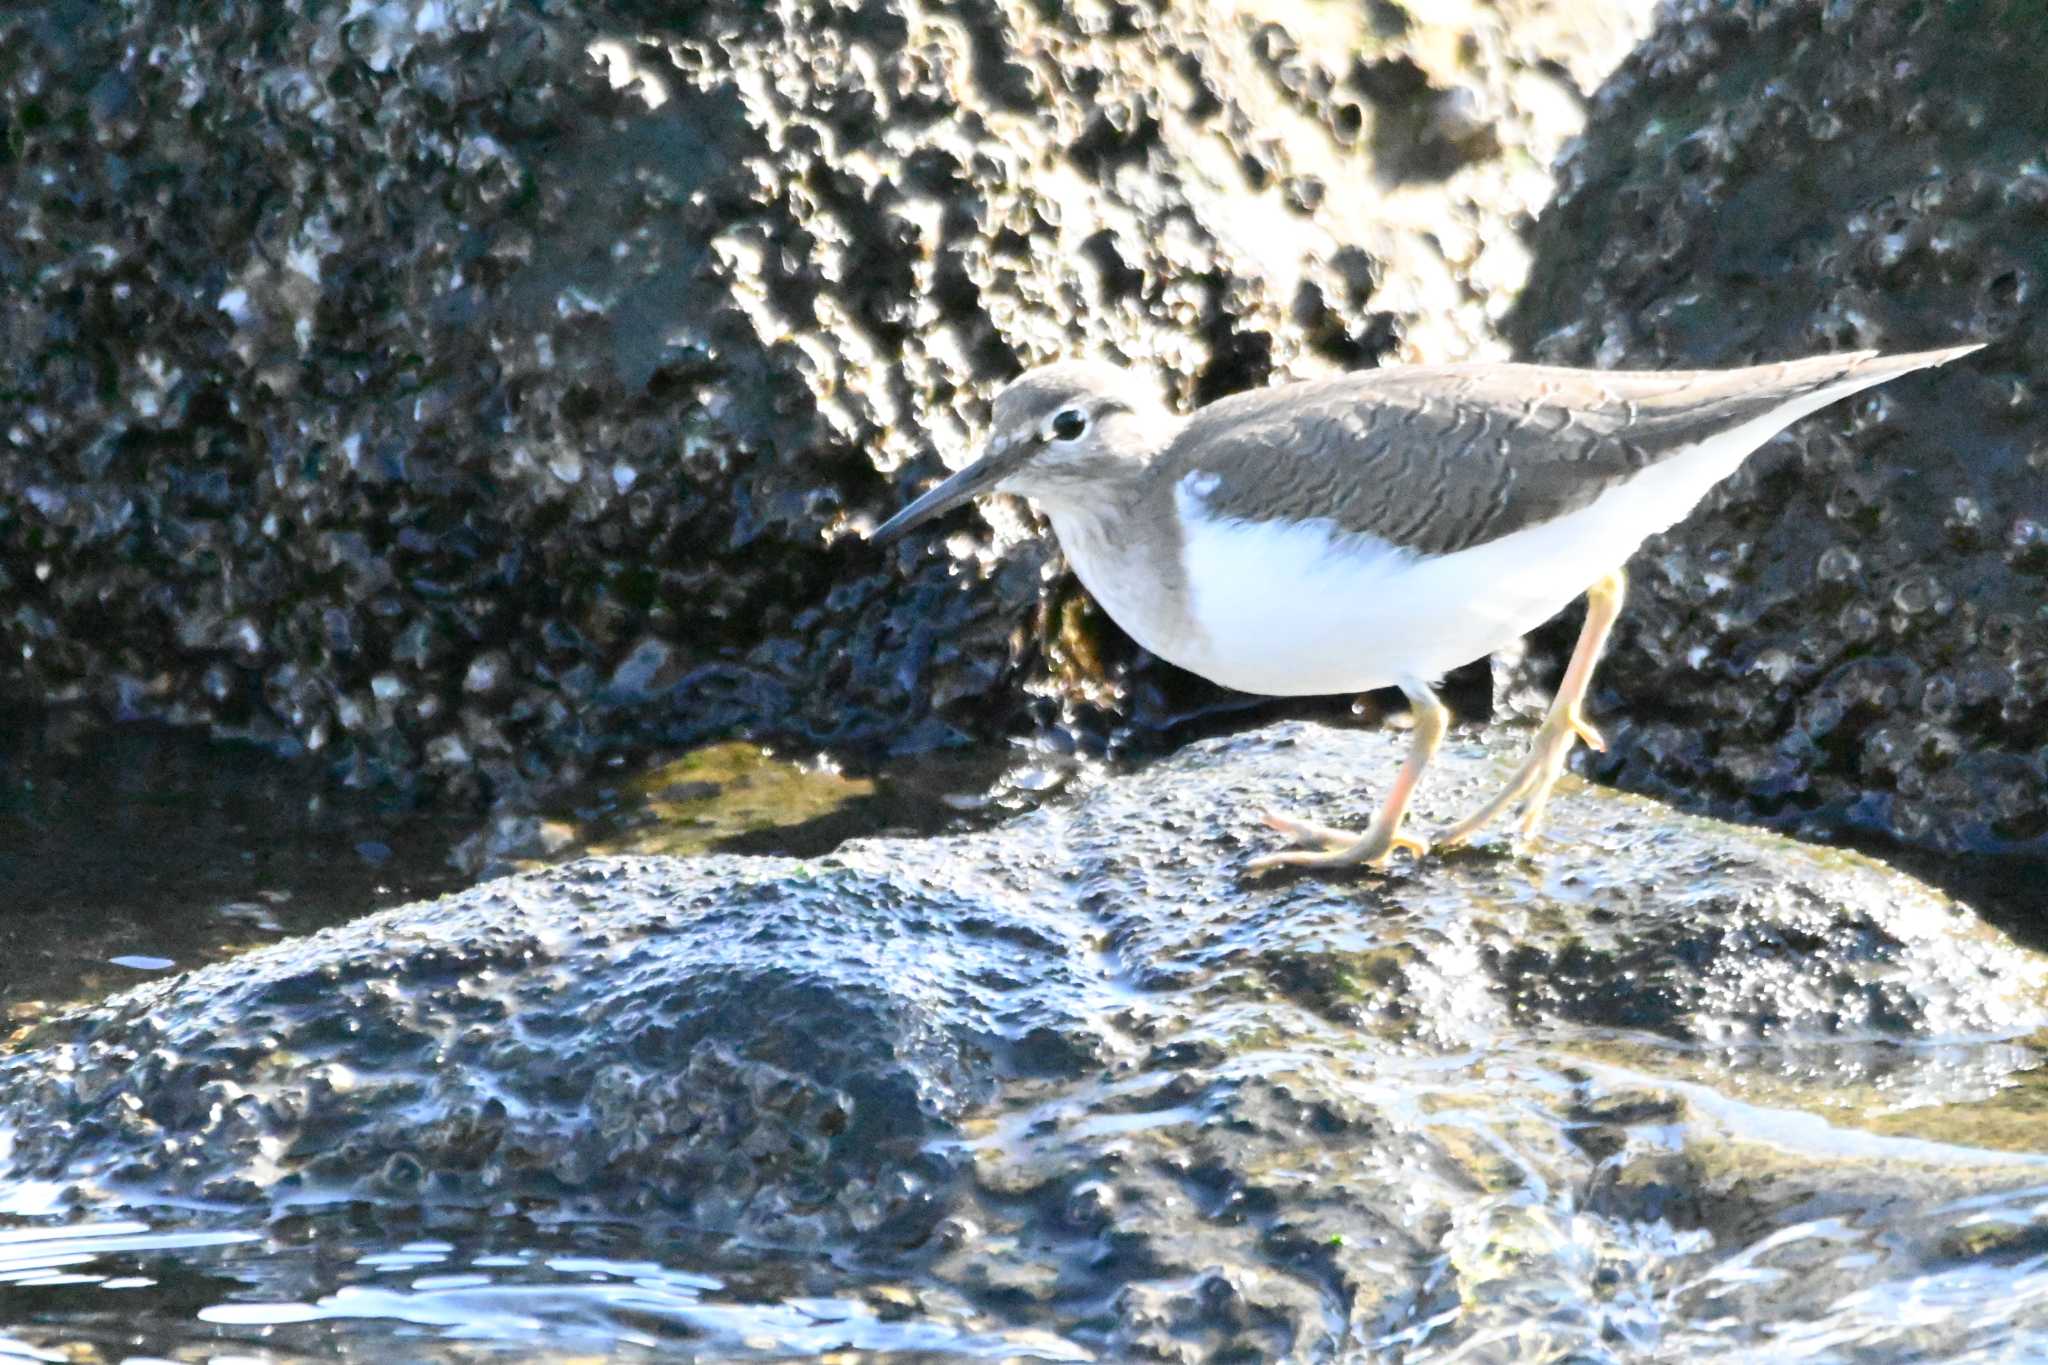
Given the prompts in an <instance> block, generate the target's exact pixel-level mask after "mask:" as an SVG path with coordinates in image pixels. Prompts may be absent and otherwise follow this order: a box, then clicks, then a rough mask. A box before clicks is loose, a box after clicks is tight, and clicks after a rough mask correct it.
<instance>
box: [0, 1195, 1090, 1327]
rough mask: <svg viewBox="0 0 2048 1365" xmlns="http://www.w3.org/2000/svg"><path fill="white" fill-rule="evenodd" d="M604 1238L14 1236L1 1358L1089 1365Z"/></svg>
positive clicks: (698, 1255)
mask: <svg viewBox="0 0 2048 1365" xmlns="http://www.w3.org/2000/svg"><path fill="white" fill-rule="evenodd" d="M619 1235H620V1236H623V1235H624V1234H619ZM595 1236H597V1234H593V1233H590V1232H588V1231H584V1232H570V1233H552V1234H551V1233H549V1232H547V1231H544V1230H541V1229H535V1228H529V1227H525V1226H523V1225H520V1224H518V1223H517V1221H516V1220H512V1221H511V1222H510V1224H509V1225H506V1226H502V1227H501V1228H500V1229H499V1230H497V1231H496V1232H484V1231H478V1230H475V1229H470V1230H465V1231H464V1232H460V1233H457V1234H456V1235H455V1236H441V1237H435V1238H423V1239H420V1240H415V1241H411V1242H406V1243H403V1244H401V1245H398V1246H395V1247H388V1248H385V1249H382V1250H377V1249H367V1248H364V1247H361V1246H357V1245H352V1242H353V1237H352V1236H351V1229H350V1228H349V1226H348V1225H347V1221H346V1217H345V1216H344V1215H334V1216H330V1217H328V1218H325V1219H324V1220H319V1221H316V1222H313V1223H309V1224H306V1225H303V1226H299V1227H297V1228H295V1229H293V1230H292V1233H291V1235H289V1236H279V1237H273V1238H265V1237H262V1236H259V1235H257V1234H253V1233H218V1234H207V1233H174V1232H162V1233H155V1232H151V1231H150V1229H149V1228H148V1226H147V1225H146V1224H143V1223H137V1222H118V1223H116V1222H101V1223H73V1224H56V1225H51V1226H46V1227H26V1228H17V1229H14V1230H12V1231H6V1232H0V1361H9V1360H14V1359H23V1360H36V1361H44V1360H47V1361H74V1362H75V1361H81V1360H97V1359H108V1360H114V1359H123V1358H126V1359H130V1360H133V1359H136V1358H138V1357H139V1356H155V1357H167V1356H171V1355H173V1354H175V1355H177V1356H178V1357H179V1358H194V1359H209V1358H210V1359H214V1360H222V1359H226V1358H230V1357H232V1358H234V1359H239V1360H248V1361H271V1360H288V1359H302V1358H307V1357H322V1358H324V1357H326V1356H328V1355H329V1354H330V1353H331V1352H332V1351H333V1350H335V1349H336V1348H337V1347H340V1346H344V1345H346V1346H347V1347H348V1349H350V1351H351V1353H352V1354H353V1353H356V1352H362V1351H364V1350H365V1349H366V1348H368V1349H372V1350H373V1349H374V1346H373V1343H374V1342H375V1341H377V1340H379V1339H384V1340H388V1341H390V1342H393V1343H398V1342H403V1343H406V1346H405V1348H404V1349H405V1351H406V1353H407V1355H408V1356H410V1357H412V1358H419V1357H420V1356H422V1355H426V1356H430V1357H434V1358H442V1357H443V1355H444V1350H443V1349H431V1348H423V1347H422V1346H421V1344H420V1343H421V1342H422V1340H423V1339H424V1340H428V1341H432V1340H438V1341H440V1342H441V1343H443V1345H444V1348H445V1353H446V1355H448V1356H461V1357H464V1358H467V1357H472V1356H475V1355H477V1354H479V1353H489V1354H495V1355H498V1356H499V1357H500V1358H507V1359H540V1358H549V1359H554V1358H562V1357H566V1356H572V1355H582V1356H584V1357H585V1358H589V1357H592V1356H596V1357H601V1358H618V1357H621V1356H624V1357H628V1358H633V1357H638V1356H640V1355H642V1354H653V1353H661V1354H665V1355H669V1356H671V1357H673V1356H674V1355H675V1354H676V1353H678V1352H687V1353H688V1354H690V1355H693V1356H709V1357H714V1358H717V1359H727V1360H746V1359H790V1358H803V1359H811V1358H816V1357H820V1356H828V1355H830V1354H831V1353H834V1352H849V1351H851V1352H860V1353H862V1356H863V1358H866V1359H876V1360H909V1359H947V1360H1047V1361H1064V1360H1088V1359H1091V1358H1092V1357H1091V1356H1090V1355H1089V1353H1088V1352H1086V1351H1083V1350H1081V1349H1080V1348H1078V1347H1076V1346H1074V1345H1072V1344H1071V1343H1069V1342H1066V1341H1063V1340H1061V1339H1059V1338H1058V1337H1056V1336H1053V1335H1051V1334H1048V1333H1044V1332H1036V1331H1018V1330H1009V1329H1003V1328H1001V1327H998V1326H996V1325H994V1324H991V1323H988V1322H986V1321H983V1320H980V1319H979V1318H978V1317H977V1316H976V1315H974V1314H973V1313H972V1312H971V1311H969V1310H966V1309H965V1308H964V1307H962V1306H959V1305H956V1304H949V1303H944V1302H937V1301H934V1299H933V1296H932V1295H931V1294H930V1293H929V1291H925V1290H914V1289H911V1288H908V1287H905V1286H900V1285H891V1284H886V1283H884V1284H872V1285H866V1286H857V1285H854V1284H853V1283H852V1281H851V1277H849V1276H846V1275H844V1274H843V1273H840V1272H838V1271H836V1270H834V1268H833V1267H831V1266H830V1265H820V1264H812V1262H815V1261H816V1259H817V1258H816V1257H815V1256H814V1255H801V1254H793V1255H791V1256H789V1257H787V1258H784V1259H783V1262H782V1263H778V1261H777V1260H776V1259H775V1258H772V1257H765V1256H764V1255H763V1254H762V1253H760V1252H758V1251H756V1252H741V1251H739V1250H737V1249H734V1248H730V1247H725V1246H721V1245H719V1244H718V1243H715V1242H706V1243H705V1244H704V1245H702V1246H697V1247H693V1248H690V1251H691V1254H692V1260H693V1262H695V1263H698V1264H717V1265H719V1266H720V1267H721V1272H722V1273H721V1274H718V1275H712V1274H704V1273H699V1272H697V1271H694V1270H685V1269H679V1268H676V1267H675V1266H674V1265H672V1264H668V1263H665V1262H662V1261H657V1260H651V1259H638V1258H631V1257H630V1256H629V1255H606V1254H599V1253H594V1252H591V1251H586V1250H578V1249H575V1247H576V1244H577V1243H578V1242H579V1241H588V1240H592V1239H593V1237H595ZM458 1239H459V1240H458ZM671 1240H672V1239H671ZM811 1281H818V1282H819V1283H820V1285H822V1284H823V1283H826V1282H830V1283H831V1284H832V1287H833V1292H811V1291H812V1290H813V1289H814V1288H815V1287H817V1286H814V1285H812V1284H811V1283H810V1282H811ZM136 1291H147V1292H140V1293H138V1292H136ZM458 1348H459V1349H458ZM195 1350H197V1351H199V1352H200V1353H199V1354H197V1355H194V1354H193V1351H195ZM214 1352H220V1353H222V1354H213V1353H214Z"/></svg>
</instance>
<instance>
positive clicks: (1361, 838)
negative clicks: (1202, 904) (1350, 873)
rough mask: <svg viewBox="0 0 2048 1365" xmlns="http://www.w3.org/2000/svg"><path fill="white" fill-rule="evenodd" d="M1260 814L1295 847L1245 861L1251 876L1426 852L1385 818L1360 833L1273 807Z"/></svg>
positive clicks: (1381, 862)
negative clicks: (1278, 812) (1291, 815)
mask: <svg viewBox="0 0 2048 1365" xmlns="http://www.w3.org/2000/svg"><path fill="white" fill-rule="evenodd" d="M1259 818H1260V819H1261V820H1263V821H1265V822H1266V824H1267V826H1268V827H1270V828H1272V829H1275V830H1277V831H1279V832H1280V833H1281V834H1284V835H1286V836H1287V841H1288V842H1289V843H1291V844H1294V845H1295V847H1294V848H1293V849H1290V850H1288V851H1287V852H1284V853H1269V854H1267V855H1266V856H1265V857H1263V858H1254V859H1252V860H1251V861H1250V862H1249V863H1247V864H1245V871H1246V872H1247V873H1249V874H1251V875H1252V876H1254V877H1256V876H1260V875H1262V874H1264V873H1267V872H1271V871H1274V870H1275V869H1277V868H1282V867H1310V868H1314V867H1373V868H1383V867H1385V866H1387V865H1388V864H1389V863H1391V862H1392V861H1393V860H1394V854H1396V853H1398V852H1406V853H1408V854H1409V855H1410V856H1411V857H1414V858H1417V859H1419V858H1421V857H1422V856H1423V855H1424V854H1426V853H1428V852H1429V845H1428V844H1426V843H1424V842H1423V841H1422V840H1420V839H1413V838H1410V837H1409V836H1408V835H1405V834H1397V833H1395V832H1394V831H1393V829H1392V828H1390V827H1389V823H1388V822H1386V821H1384V820H1382V819H1379V818H1376V819H1374V820H1373V822H1372V823H1371V824H1370V825H1367V826H1366V827H1365V832H1364V833H1363V834H1354V833H1352V832H1351V831H1350V830H1346V829H1336V828H1333V827H1331V826H1329V825H1317V824H1312V823H1310V822H1309V821H1306V820H1295V819H1291V818H1289V817H1288V816H1285V815H1276V814H1274V813H1273V812H1272V811H1264V812H1261V813H1260V816H1259Z"/></svg>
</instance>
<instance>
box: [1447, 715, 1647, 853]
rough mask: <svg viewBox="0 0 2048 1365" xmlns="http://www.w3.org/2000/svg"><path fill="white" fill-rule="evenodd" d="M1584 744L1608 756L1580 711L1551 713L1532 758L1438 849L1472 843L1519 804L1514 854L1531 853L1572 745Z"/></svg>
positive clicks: (1454, 828)
mask: <svg viewBox="0 0 2048 1365" xmlns="http://www.w3.org/2000/svg"><path fill="white" fill-rule="evenodd" d="M1581 740H1583V741H1584V742H1585V744H1586V747H1587V748H1589V749H1592V750H1594V751H1595V752H1597V753H1604V752H1606V749H1607V741H1606V740H1605V739H1603V738H1602V737H1601V735H1600V732H1599V731H1598V730H1595V729H1594V728H1593V727H1592V726H1591V725H1588V724H1587V723H1586V718H1585V717H1584V716H1582V715H1580V714H1579V708H1578V707H1576V706H1571V707H1565V708H1563V709H1561V710H1558V711H1554V712H1552V714H1551V715H1550V716H1549V717H1547V718H1546V719H1545V720H1544V722H1543V724H1542V725H1541V726H1540V727H1538V728H1537V731H1536V738H1535V739H1533V740H1531V741H1530V743H1529V756H1528V758H1527V759H1525V760H1524V761H1523V763H1522V766H1521V767H1520V768H1518V769H1517V770H1516V771H1515V775H1514V776H1513V777H1511V778H1509V779H1508V784H1507V786H1505V787H1503V788H1502V789H1501V792H1500V795H1498V796H1496V797H1494V798H1493V800H1491V801H1489V802H1487V803H1486V804H1485V805H1484V806H1481V807H1480V808H1479V809H1478V810H1476V811H1474V812H1473V813H1472V814H1470V815H1468V816H1466V817H1465V818H1464V819H1463V820H1460V821H1459V822H1458V823H1457V824H1455V825H1453V826H1452V827H1451V828H1450V829H1449V830H1446V831H1445V832H1444V833H1443V835H1442V836H1440V837H1439V838H1438V839H1437V841H1436V846H1437V849H1438V850H1439V851H1442V850H1444V849H1451V848H1457V847H1458V846H1459V845H1461V844H1464V843H1467V842H1469V841H1470V840H1471V838H1472V836H1473V835H1475V834H1477V833H1479V831H1480V830H1482V829H1485V828H1486V827H1487V826H1488V825H1490V824H1492V823H1493V822H1494V821H1495V820H1497V819H1499V818H1500V816H1501V814H1502V812H1504V811H1506V810H1507V809H1508V808H1509V807H1510V806H1513V805H1514V804H1515V803H1516V802H1518V801H1519V802H1523V803H1524V804H1523V809H1522V820H1521V829H1520V832H1519V834H1518V835H1517V837H1516V839H1515V849H1516V851H1517V852H1518V853H1520V852H1526V851H1528V850H1529V849H1530V848H1531V847H1532V846H1533V845H1534V842H1535V839H1536V831H1537V830H1538V829H1539V828H1540V827H1541V826H1542V824H1543V811H1544V807H1546V806H1547V805H1549V803H1550V793H1551V789H1552V788H1554V787H1556V786H1557V780H1558V778H1560V777H1562V776H1564V770H1565V760H1567V759H1568V758H1570V757H1571V752H1572V745H1573V744H1574V743H1577V742H1579V741H1581Z"/></svg>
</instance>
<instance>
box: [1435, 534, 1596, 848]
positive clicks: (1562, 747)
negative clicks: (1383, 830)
mask: <svg viewBox="0 0 2048 1365" xmlns="http://www.w3.org/2000/svg"><path fill="white" fill-rule="evenodd" d="M1627 587H1628V580H1627V578H1626V577H1624V576H1623V574H1622V572H1621V570H1619V569H1616V570H1615V571H1614V572H1613V573H1611V574H1608V575H1607V576H1606V577H1605V578H1602V579H1601V580H1600V581H1599V582H1597V583H1595V584H1594V585H1593V586H1592V587H1590V588H1588V589H1587V590H1586V624H1585V627H1584V628H1583V629H1581V630H1580V631H1579V644H1578V647H1577V648H1576V649H1574V650H1573V651H1572V661H1571V665H1570V666H1569V667H1568V668H1566V669H1565V671H1564V681H1563V682H1561V683H1559V684H1558V686H1557V696H1556V698H1554V699H1553V700H1552V701H1551V703H1550V714H1549V715H1547V716H1545V717H1544V718H1543V724H1542V725H1541V726H1540V727H1538V729H1537V731H1536V738H1535V739H1534V740H1533V741H1532V742H1531V743H1530V745H1529V757H1528V759H1527V761H1525V762H1524V763H1523V764H1522V766H1521V768H1520V770H1519V771H1517V772H1516V773H1515V775H1514V777H1512V778H1510V779H1509V781H1508V785H1507V786H1506V787H1505V788H1503V789H1502V791H1501V793H1500V795H1499V796H1496V797H1494V798H1493V800H1491V801H1489V802H1487V803H1486V804H1485V805H1484V806H1482V807H1480V808H1479V809H1478V810H1476V811H1474V812H1473V813H1472V814H1471V815H1469V816H1467V817H1465V819H1463V820H1461V821H1459V822H1458V823H1457V824H1456V825H1455V826H1453V827H1452V828H1451V829H1450V830H1449V831H1447V832H1446V833H1445V834H1444V836H1443V837H1442V838H1441V839H1438V840H1437V842H1436V846H1437V847H1438V848H1439V849H1445V848H1455V847H1457V846H1458V845H1459V844H1462V843H1464V842H1465V841H1466V840H1467V839H1470V838H1471V837H1472V836H1473V835H1475V834H1477V833H1478V832H1479V831H1480V830H1482V829H1484V828H1486V827H1487V826H1488V825H1490V824H1492V823H1493V822H1494V821H1495V820H1497V819H1499V818H1500V815H1501V813H1502V812H1503V811H1505V810H1507V808H1508V807H1510V806H1512V805H1514V804H1515V803H1516V802H1517V801H1524V802H1526V805H1524V807H1523V810H1522V832H1521V837H1522V838H1524V839H1527V838H1530V837H1532V836H1534V834H1535V833H1536V830H1537V827H1538V826H1539V825H1541V824H1542V823H1543V808H1544V806H1545V805H1546V804H1548V802H1549V801H1550V789H1551V788H1552V787H1555V786H1556V785H1557V779H1558V778H1559V777H1560V776H1562V775H1563V773H1564V764H1565V759H1567V758H1568V757H1570V756H1571V751H1572V744H1573V742H1574V741H1576V740H1584V741H1585V742H1586V746H1587V747H1588V748H1590V749H1594V750H1596V751H1597V750H1604V749H1605V748H1606V747H1607V741H1606V740H1604V739H1602V738H1601V737H1600V732H1599V731H1598V730H1595V729H1594V728H1593V727H1592V726H1591V725H1588V724H1587V723H1586V717H1585V713H1584V712H1583V711H1582V710H1581V709H1580V708H1581V705H1582V704H1583V703H1584V701H1585V700H1586V689H1587V687H1588V686H1590V685H1591V684H1592V681H1593V667H1594V665H1596V664H1598V663H1599V662H1600V651H1601V650H1603V649H1605V648H1606V647H1607V633H1608V632H1609V631H1610V630H1612V629H1613V628H1614V618H1615V617H1617V616H1619V615H1620V614H1621V601H1622V596H1623V594H1624V593H1625V591H1626V590H1627Z"/></svg>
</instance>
